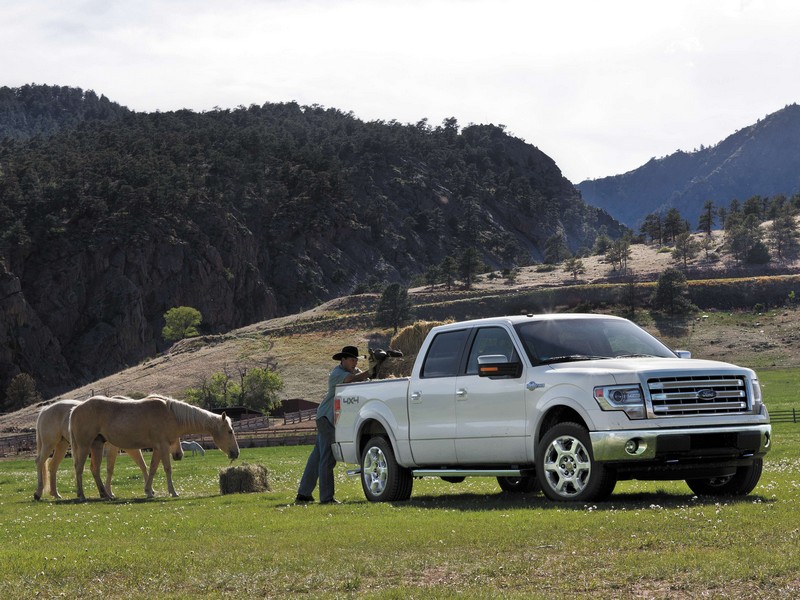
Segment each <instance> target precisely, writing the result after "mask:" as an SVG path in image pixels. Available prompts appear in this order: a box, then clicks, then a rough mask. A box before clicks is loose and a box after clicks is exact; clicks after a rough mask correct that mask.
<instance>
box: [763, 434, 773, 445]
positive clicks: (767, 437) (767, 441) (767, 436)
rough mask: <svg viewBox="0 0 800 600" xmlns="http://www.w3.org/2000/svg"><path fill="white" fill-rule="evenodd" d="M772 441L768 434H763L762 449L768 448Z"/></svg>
mask: <svg viewBox="0 0 800 600" xmlns="http://www.w3.org/2000/svg"><path fill="white" fill-rule="evenodd" d="M771 441H772V436H770V434H769V432H767V433H765V434H764V448H769V444H770V442H771Z"/></svg>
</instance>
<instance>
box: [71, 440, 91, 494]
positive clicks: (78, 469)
mask: <svg viewBox="0 0 800 600" xmlns="http://www.w3.org/2000/svg"><path fill="white" fill-rule="evenodd" d="M88 456H89V448H88V447H87V448H84V447H83V446H81V445H80V443H76V440H75V438H74V437H73V438H72V460H73V463H74V465H75V487H76V488H77V492H78V500H79V501H80V502H85V501H86V496H85V495H84V493H83V467H84V466H86V459H87V458H88Z"/></svg>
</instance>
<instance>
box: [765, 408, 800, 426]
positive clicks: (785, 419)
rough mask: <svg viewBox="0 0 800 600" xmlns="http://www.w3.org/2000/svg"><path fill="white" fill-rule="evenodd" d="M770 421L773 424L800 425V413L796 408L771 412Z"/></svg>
mask: <svg viewBox="0 0 800 600" xmlns="http://www.w3.org/2000/svg"><path fill="white" fill-rule="evenodd" d="M769 420H770V421H772V422H773V423H800V411H798V410H797V409H796V408H792V409H788V410H771V411H769Z"/></svg>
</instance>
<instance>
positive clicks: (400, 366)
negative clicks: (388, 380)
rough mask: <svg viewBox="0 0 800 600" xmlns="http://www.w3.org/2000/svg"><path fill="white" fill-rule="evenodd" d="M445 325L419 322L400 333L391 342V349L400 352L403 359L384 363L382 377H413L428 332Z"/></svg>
mask: <svg viewBox="0 0 800 600" xmlns="http://www.w3.org/2000/svg"><path fill="white" fill-rule="evenodd" d="M444 324H445V321H417V322H416V323H414V324H413V325H409V326H408V327H404V328H403V329H401V330H400V331H398V332H397V335H395V336H394V337H393V338H392V339H391V341H390V342H389V347H390V348H394V349H395V350H400V351H401V352H402V353H403V358H392V359H390V360H387V361H386V362H384V364H383V366H382V367H381V375H382V376H383V377H408V376H409V375H411V369H413V368H414V361H415V360H416V359H417V354H418V353H419V349H420V348H421V347H422V342H424V341H425V338H426V337H427V336H428V332H429V331H430V330H431V329H433V328H434V327H436V326H437V325H444Z"/></svg>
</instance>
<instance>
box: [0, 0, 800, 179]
mask: <svg viewBox="0 0 800 600" xmlns="http://www.w3.org/2000/svg"><path fill="white" fill-rule="evenodd" d="M799 16H800V4H797V3H795V2H793V1H790V0H774V1H767V0H756V1H752V2H744V3H743V2H740V1H739V0H717V1H714V2H695V1H694V0H671V1H666V0H658V1H648V2H641V1H639V0H635V1H634V0H606V1H604V2H597V1H596V0H565V1H563V2H544V1H532V0H432V1H423V0H410V1H405V2H399V1H393V0H385V1H382V2H375V1H369V0H331V1H322V0H317V1H314V0H271V1H256V0H230V1H228V2H224V3H220V2H214V1H212V0H166V1H160V2H155V1H153V0H147V1H143V2H135V3H134V2H130V3H120V2H107V1H102V2H101V1H87V2H83V3H79V4H77V5H76V4H75V3H74V2H73V3H62V2H58V1H56V0H26V2H10V1H9V0H0V61H2V64H3V76H4V79H3V80H2V81H0V85H10V86H17V85H23V84H25V83H33V82H35V83H48V84H59V85H69V86H78V87H82V88H84V89H94V90H95V91H96V92H98V93H102V94H105V95H106V96H108V97H109V98H111V99H112V100H114V101H117V102H119V103H121V104H124V105H126V106H128V107H130V108H132V109H134V110H139V111H152V110H162V111H163V110H172V109H178V108H184V107H186V108H192V109H195V110H209V109H211V108H213V107H215V106H221V107H235V106H238V105H249V104H262V103H264V102H281V101H288V100H296V101H298V102H300V103H301V104H312V103H317V104H322V105H324V106H333V107H336V108H339V109H342V110H344V111H353V113H354V114H355V115H356V116H358V117H360V118H363V119H367V120H371V119H384V120H391V119H397V120H399V121H401V122H416V121H418V120H419V119H422V118H425V117H427V118H428V119H429V121H430V122H431V123H432V124H438V123H440V122H441V120H442V119H444V118H446V117H450V116H455V117H456V118H457V119H458V121H459V123H460V124H462V125H466V124H467V123H470V122H476V123H479V122H481V123H482V122H493V123H496V124H497V123H503V124H505V125H506V126H507V127H508V131H509V132H511V133H513V134H515V135H518V136H520V137H522V138H524V139H525V140H526V141H528V142H529V143H532V144H534V145H536V146H537V147H539V148H540V149H541V150H542V151H544V152H545V153H547V154H549V155H550V156H552V157H553V158H554V159H555V160H556V162H557V163H558V165H559V166H560V167H561V168H562V170H563V171H564V173H565V175H566V176H567V177H568V178H570V179H571V180H572V181H575V182H577V181H580V180H582V179H584V178H587V177H599V176H604V175H610V174H615V173H620V172H624V171H627V170H630V169H633V168H635V167H637V166H639V165H641V164H643V163H644V162H646V161H647V160H648V159H649V158H650V157H651V156H662V155H665V154H668V153H671V152H674V151H675V150H676V149H679V148H681V149H686V150H691V149H692V148H694V147H696V146H699V145H700V144H705V145H709V144H713V143H716V142H717V141H719V140H720V139H722V138H723V137H725V136H726V135H728V134H730V133H732V132H733V131H734V130H735V129H738V128H741V127H743V126H746V125H748V124H750V123H753V122H755V120H756V119H758V118H760V117H763V116H764V115H765V114H767V113H769V112H773V111H775V110H778V109H779V108H781V107H783V106H784V105H785V104H787V103H791V102H795V101H797V99H798V96H800V82H798V81H797V80H796V78H795V77H794V73H796V72H797V71H798V66H800V64H798V63H799V62H800V49H798V48H797V47H796V43H795V39H796V35H795V32H794V27H795V24H796V23H797V22H798V17H799Z"/></svg>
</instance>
